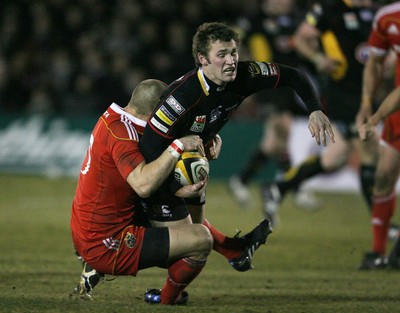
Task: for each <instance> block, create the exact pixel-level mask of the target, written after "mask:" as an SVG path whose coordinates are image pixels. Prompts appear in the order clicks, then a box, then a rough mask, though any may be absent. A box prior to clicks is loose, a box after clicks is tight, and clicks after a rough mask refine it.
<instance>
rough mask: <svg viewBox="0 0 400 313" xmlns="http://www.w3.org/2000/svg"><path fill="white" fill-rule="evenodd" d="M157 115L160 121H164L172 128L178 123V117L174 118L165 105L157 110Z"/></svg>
mask: <svg viewBox="0 0 400 313" xmlns="http://www.w3.org/2000/svg"><path fill="white" fill-rule="evenodd" d="M156 115H157V116H158V117H159V119H160V120H162V121H163V122H164V123H165V124H167V125H169V126H171V125H172V124H173V123H174V122H175V121H176V117H175V116H173V115H172V114H171V113H170V112H169V111H168V109H167V108H166V107H165V106H163V105H162V106H161V107H160V108H159V109H158V110H157V112H156Z"/></svg>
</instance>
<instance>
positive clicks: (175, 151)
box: [168, 139, 185, 159]
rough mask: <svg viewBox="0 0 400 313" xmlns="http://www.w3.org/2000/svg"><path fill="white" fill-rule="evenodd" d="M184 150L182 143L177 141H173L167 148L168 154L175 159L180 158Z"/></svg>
mask: <svg viewBox="0 0 400 313" xmlns="http://www.w3.org/2000/svg"><path fill="white" fill-rule="evenodd" d="M184 150H185V147H184V146H183V143H182V142H181V141H180V140H179V139H175V140H174V141H173V142H172V143H171V144H170V145H169V146H168V152H169V153H171V154H172V156H173V157H174V158H176V159H179V158H180V157H181V154H182V153H183V151H184Z"/></svg>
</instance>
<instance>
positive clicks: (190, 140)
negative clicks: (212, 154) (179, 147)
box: [179, 135, 206, 156]
mask: <svg viewBox="0 0 400 313" xmlns="http://www.w3.org/2000/svg"><path fill="white" fill-rule="evenodd" d="M179 140H180V142H182V144H183V147H184V149H185V151H198V152H199V153H200V154H201V155H202V156H206V154H205V152H204V145H203V140H202V139H201V138H200V136H198V135H189V136H185V137H182V138H179Z"/></svg>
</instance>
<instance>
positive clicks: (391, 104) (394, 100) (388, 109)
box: [369, 87, 400, 125]
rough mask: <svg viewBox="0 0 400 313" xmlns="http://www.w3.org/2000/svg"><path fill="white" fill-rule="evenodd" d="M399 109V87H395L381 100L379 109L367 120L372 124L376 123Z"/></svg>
mask: <svg viewBox="0 0 400 313" xmlns="http://www.w3.org/2000/svg"><path fill="white" fill-rule="evenodd" d="M399 109H400V87H397V88H395V89H394V90H393V91H392V92H391V93H390V94H389V95H388V96H387V97H386V98H385V99H384V100H383V102H382V104H381V105H380V106H379V109H378V110H377V111H376V112H375V114H373V115H372V116H371V118H370V120H369V122H370V123H371V124H372V125H377V124H378V123H379V122H380V121H381V120H383V119H385V118H386V117H387V116H389V115H390V114H391V113H393V112H395V111H397V110H399Z"/></svg>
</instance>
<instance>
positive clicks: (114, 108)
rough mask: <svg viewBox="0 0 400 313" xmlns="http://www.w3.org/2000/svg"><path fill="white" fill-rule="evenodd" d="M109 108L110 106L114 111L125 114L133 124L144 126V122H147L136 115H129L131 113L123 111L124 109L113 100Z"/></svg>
mask: <svg viewBox="0 0 400 313" xmlns="http://www.w3.org/2000/svg"><path fill="white" fill-rule="evenodd" d="M110 108H111V109H112V110H113V111H114V112H116V113H118V114H121V115H124V116H126V117H127V118H128V119H129V120H131V121H132V122H133V123H134V124H136V125H139V126H142V127H145V126H146V124H147V122H146V121H143V120H141V119H138V118H137V117H135V116H133V115H131V114H129V113H127V112H125V111H124V110H123V109H122V108H121V107H120V106H119V105H118V104H116V103H115V102H113V103H112V104H111V106H110Z"/></svg>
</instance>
